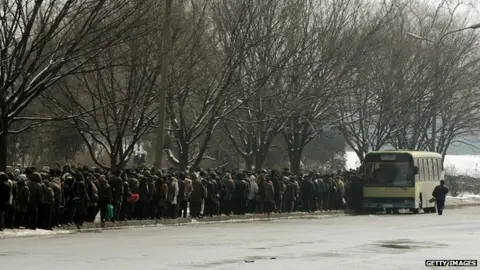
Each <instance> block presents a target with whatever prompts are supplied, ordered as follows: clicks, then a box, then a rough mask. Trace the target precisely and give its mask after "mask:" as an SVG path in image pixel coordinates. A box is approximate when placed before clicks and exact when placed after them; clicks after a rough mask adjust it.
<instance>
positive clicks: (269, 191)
mask: <svg viewBox="0 0 480 270" xmlns="http://www.w3.org/2000/svg"><path fill="white" fill-rule="evenodd" d="M274 201H275V187H274V185H273V183H272V181H268V182H267V183H266V185H265V202H274Z"/></svg>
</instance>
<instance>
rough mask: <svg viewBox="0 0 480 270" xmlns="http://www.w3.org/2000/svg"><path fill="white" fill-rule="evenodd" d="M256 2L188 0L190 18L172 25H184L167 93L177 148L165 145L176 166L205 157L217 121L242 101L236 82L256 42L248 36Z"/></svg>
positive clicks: (196, 164) (193, 162) (175, 49)
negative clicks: (196, 0)
mask: <svg viewBox="0 0 480 270" xmlns="http://www.w3.org/2000/svg"><path fill="white" fill-rule="evenodd" d="M259 6H260V5H259V3H258V2H257V1H253V0H244V1H219V2H218V3H216V2H210V1H206V2H205V5H203V6H201V5H196V4H195V3H194V2H192V3H191V5H190V6H189V9H186V10H185V14H187V15H188V17H189V19H187V20H186V21H184V22H183V23H181V22H177V23H176V25H177V27H182V28H180V29H178V30H176V31H175V30H174V32H177V33H178V36H177V37H176V38H177V39H176V40H174V43H173V50H174V52H173V53H172V54H173V55H174V56H172V62H173V64H172V69H173V70H172V72H171V74H172V78H171V79H170V80H169V81H171V82H172V83H171V87H170V89H169V93H168V96H167V110H168V114H169V120H170V124H171V132H170V134H171V135H172V136H173V138H174V142H175V146H176V147H175V148H176V151H177V154H176V155H174V153H173V151H172V150H171V149H168V150H167V156H168V158H169V160H170V162H171V163H173V164H174V165H175V166H176V167H179V168H182V169H186V168H187V167H188V166H190V167H191V168H195V167H197V166H198V165H199V164H200V162H201V161H202V159H204V158H208V157H206V156H205V155H204V154H205V152H206V150H207V148H208V144H209V142H210V139H211V137H212V134H213V132H214V131H215V130H216V127H217V125H218V124H219V122H220V121H221V120H222V118H223V117H225V116H226V115H228V114H230V113H232V112H233V111H234V110H235V109H236V108H238V107H239V106H240V105H241V104H242V102H243V101H240V102H239V101H238V98H239V95H238V93H239V91H237V88H236V87H234V85H235V82H236V81H238V78H237V76H236V75H237V74H238V73H237V69H238V68H239V66H240V65H241V63H242V62H243V61H244V59H245V57H244V56H245V52H246V51H247V50H248V49H249V48H250V47H252V46H253V45H254V44H255V43H254V42H255V40H251V39H249V37H250V31H251V28H252V26H251V21H252V20H253V18H254V17H255V16H256V14H257V13H258V9H259ZM182 41H183V42H182ZM185 41H188V42H185ZM177 49H179V50H178V51H177Z"/></svg>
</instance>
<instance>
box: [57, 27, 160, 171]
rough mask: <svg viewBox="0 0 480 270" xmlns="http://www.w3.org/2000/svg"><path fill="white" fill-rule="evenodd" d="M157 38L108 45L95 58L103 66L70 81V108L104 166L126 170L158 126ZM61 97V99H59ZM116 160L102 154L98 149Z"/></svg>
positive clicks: (67, 82) (66, 86) (64, 86)
mask: <svg viewBox="0 0 480 270" xmlns="http://www.w3.org/2000/svg"><path fill="white" fill-rule="evenodd" d="M155 46H156V40H155V38H152V37H151V36H149V37H143V38H140V37H136V38H135V39H132V40H131V39H128V40H127V41H126V42H125V43H124V44H121V45H117V46H115V47H112V48H109V49H106V50H104V51H103V52H102V53H101V54H99V55H97V56H96V57H95V58H93V59H92V60H91V62H92V64H94V65H97V66H98V67H101V66H104V67H105V68H103V69H97V70H96V71H94V72H91V73H88V74H80V75H76V76H73V77H71V78H69V80H64V81H63V83H62V84H61V87H62V89H63V93H64V95H65V96H64V97H65V98H66V100H67V101H68V102H67V103H66V104H65V105H66V106H65V108H64V109H65V111H66V110H67V109H68V108H70V110H69V111H66V113H69V114H71V115H78V116H77V117H75V118H74V119H72V120H71V121H72V122H73V124H74V125H75V127H76V128H77V130H78V132H79V133H80V135H81V136H82V138H83V140H84V141H85V144H86V146H87V148H88V151H89V153H90V155H91V157H92V159H93V161H94V162H95V163H96V164H97V165H98V166H100V167H102V168H110V169H112V170H119V169H123V168H124V167H125V166H126V163H127V161H128V160H129V159H130V157H131V155H132V153H133V151H134V150H135V146H136V145H137V143H138V142H139V140H140V138H142V136H144V135H145V134H146V133H147V132H149V131H150V130H151V129H152V128H153V127H154V125H153V123H154V122H153V121H154V118H155V116H156V115H157V113H158V111H156V110H155V109H154V107H153V105H154V101H155V98H156V88H157V85H156V83H157V78H158V77H159V72H160V62H159V61H158V57H157V56H158V53H157V50H152V48H155ZM59 103H60V101H58V102H57V104H59ZM93 145H98V146H100V151H102V152H105V153H107V154H108V157H109V158H110V164H103V163H102V162H101V161H100V160H99V159H98V158H97V156H98V153H97V151H98V149H95V147H94V146H93Z"/></svg>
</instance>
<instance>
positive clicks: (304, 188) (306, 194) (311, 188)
mask: <svg viewBox="0 0 480 270" xmlns="http://www.w3.org/2000/svg"><path fill="white" fill-rule="evenodd" d="M300 192H301V193H302V198H303V199H304V200H311V199H313V198H315V185H314V184H313V182H312V181H311V180H310V179H307V178H306V179H304V180H302V185H301V191H300Z"/></svg>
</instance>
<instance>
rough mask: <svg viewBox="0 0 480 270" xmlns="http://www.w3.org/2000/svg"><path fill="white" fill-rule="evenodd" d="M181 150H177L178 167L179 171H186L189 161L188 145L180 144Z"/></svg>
mask: <svg viewBox="0 0 480 270" xmlns="http://www.w3.org/2000/svg"><path fill="white" fill-rule="evenodd" d="M181 145H182V149H178V161H179V162H178V167H179V169H180V170H187V167H188V161H189V152H190V148H189V145H188V144H186V143H182V144H181Z"/></svg>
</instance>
